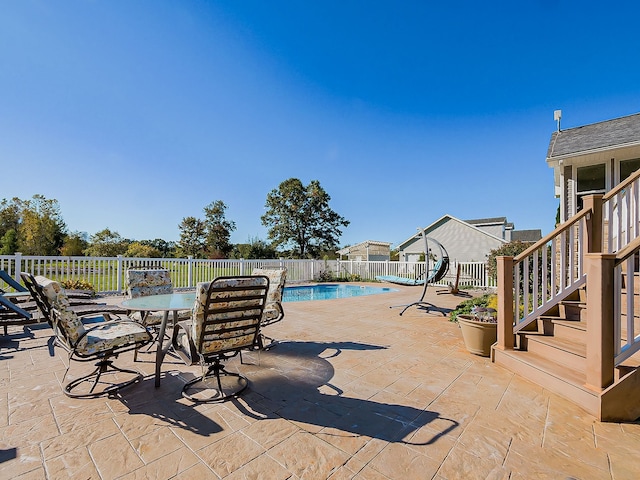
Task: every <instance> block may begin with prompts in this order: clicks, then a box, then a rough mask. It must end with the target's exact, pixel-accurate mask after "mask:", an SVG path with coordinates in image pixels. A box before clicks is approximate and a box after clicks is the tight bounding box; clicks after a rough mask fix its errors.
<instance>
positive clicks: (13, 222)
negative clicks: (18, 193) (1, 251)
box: [0, 197, 22, 237]
mask: <svg viewBox="0 0 640 480" xmlns="http://www.w3.org/2000/svg"><path fill="white" fill-rule="evenodd" d="M21 210H22V200H20V199H19V198H17V197H14V198H12V199H11V201H9V200H7V199H6V198H3V199H2V201H0V237H4V236H5V234H6V233H7V232H8V231H9V230H13V231H14V232H16V233H17V232H18V227H19V226H20V218H21V213H20V212H21Z"/></svg>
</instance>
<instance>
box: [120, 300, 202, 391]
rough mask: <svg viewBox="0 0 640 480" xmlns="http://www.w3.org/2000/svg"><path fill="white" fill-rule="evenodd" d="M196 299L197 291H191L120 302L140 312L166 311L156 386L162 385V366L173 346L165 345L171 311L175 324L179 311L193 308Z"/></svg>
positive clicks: (157, 351) (163, 317)
mask: <svg viewBox="0 0 640 480" xmlns="http://www.w3.org/2000/svg"><path fill="white" fill-rule="evenodd" d="M195 299H196V294H195V292H190V293H168V294H163V295H148V296H146V297H137V298H129V299H127V300H124V301H123V302H121V303H120V306H121V307H123V308H125V309H127V310H130V311H139V312H164V314H163V316H162V322H161V323H160V331H159V333H158V346H157V348H156V374H155V386H156V387H159V386H160V367H161V366H162V361H163V360H164V357H165V355H166V354H167V352H168V351H169V349H170V348H171V341H169V342H168V344H167V345H164V337H165V331H166V329H167V322H168V320H169V312H173V326H174V327H175V325H176V323H177V321H178V312H179V311H181V310H191V308H192V307H193V303H194V301H195Z"/></svg>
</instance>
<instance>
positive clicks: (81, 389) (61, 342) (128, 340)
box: [26, 277, 152, 398]
mask: <svg viewBox="0 0 640 480" xmlns="http://www.w3.org/2000/svg"><path fill="white" fill-rule="evenodd" d="M27 282H28V283H26V284H27V288H29V289H30V290H31V289H32V288H33V289H35V290H37V291H38V297H36V298H39V297H40V295H41V296H42V297H44V298H46V300H47V302H46V303H47V305H48V306H49V307H50V308H49V315H50V319H51V326H52V328H53V332H54V339H55V345H57V346H59V347H62V348H63V349H64V350H65V351H66V352H67V353H68V355H69V358H68V360H69V362H68V365H67V370H66V371H65V374H64V377H63V380H62V382H63V383H64V381H65V379H66V376H67V373H68V372H69V368H70V367H71V361H72V360H75V361H79V362H92V361H95V362H96V364H95V365H96V368H95V369H94V370H93V371H92V372H91V373H89V374H86V375H82V376H80V377H78V378H76V379H75V380H73V381H71V382H69V383H68V384H66V385H65V386H64V387H63V390H64V393H65V394H66V395H67V396H69V397H73V398H88V397H97V396H101V395H105V394H112V393H114V392H115V391H117V390H119V389H120V388H123V387H126V386H128V385H131V384H133V383H135V382H137V381H139V380H140V379H141V378H142V374H141V373H140V372H138V371H136V370H129V369H125V368H120V367H117V366H115V365H114V364H113V360H112V358H115V357H117V356H118V355H120V354H121V353H124V352H127V351H129V350H135V349H137V348H140V347H142V346H144V345H146V344H148V343H150V342H151V341H152V337H151V334H150V333H149V332H148V331H147V329H146V328H145V327H143V326H142V325H140V324H139V323H138V322H135V321H133V320H131V319H129V318H126V317H125V318H120V317H115V316H112V315H111V314H110V313H102V314H97V313H94V314H93V315H92V316H91V317H87V316H84V317H79V316H78V315H77V314H76V312H75V311H73V310H72V309H71V306H70V304H69V299H68V297H67V295H66V293H65V291H64V289H63V288H62V287H61V286H60V284H59V283H58V282H55V281H53V280H49V279H47V278H45V277H37V279H36V278H33V277H32V278H29V279H28V280H27ZM39 305H40V304H39ZM83 322H84V323H83ZM123 374H125V375H123ZM109 375H113V376H114V378H113V381H109V380H107V377H108V376H109ZM123 376H125V377H128V378H127V379H126V380H122V379H121V377H123ZM98 386H100V388H99V389H98V390H96V387H98Z"/></svg>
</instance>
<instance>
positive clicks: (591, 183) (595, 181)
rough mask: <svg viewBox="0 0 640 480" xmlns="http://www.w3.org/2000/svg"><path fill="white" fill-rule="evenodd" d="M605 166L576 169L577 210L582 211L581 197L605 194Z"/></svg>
mask: <svg viewBox="0 0 640 480" xmlns="http://www.w3.org/2000/svg"><path fill="white" fill-rule="evenodd" d="M606 173H607V172H606V165H605V164H604V163H601V164H599V165H589V166H588V167H578V169H577V174H578V181H577V182H576V183H577V185H576V197H577V203H578V205H577V207H578V208H577V210H576V212H578V211H580V210H582V197H584V196H585V195H589V194H592V193H605V191H606Z"/></svg>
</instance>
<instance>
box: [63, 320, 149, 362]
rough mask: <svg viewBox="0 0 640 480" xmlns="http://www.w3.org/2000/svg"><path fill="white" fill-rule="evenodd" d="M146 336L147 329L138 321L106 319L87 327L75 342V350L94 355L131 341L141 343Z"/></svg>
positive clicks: (84, 354)
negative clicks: (85, 331)
mask: <svg viewBox="0 0 640 480" xmlns="http://www.w3.org/2000/svg"><path fill="white" fill-rule="evenodd" d="M71 313H73V312H71ZM148 337H149V334H148V333H147V331H146V330H145V329H144V328H142V327H141V326H140V325H139V324H138V323H135V322H130V321H108V322H104V323H101V324H98V325H96V326H93V327H92V328H91V329H89V330H88V331H87V333H86V335H84V336H83V337H82V338H80V341H79V342H78V343H77V344H76V346H75V352H76V353H77V354H78V355H80V356H89V355H94V354H97V353H100V352H105V351H111V350H114V349H116V348H117V347H124V346H127V345H131V344H133V343H143V342H145V341H147V340H148Z"/></svg>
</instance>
